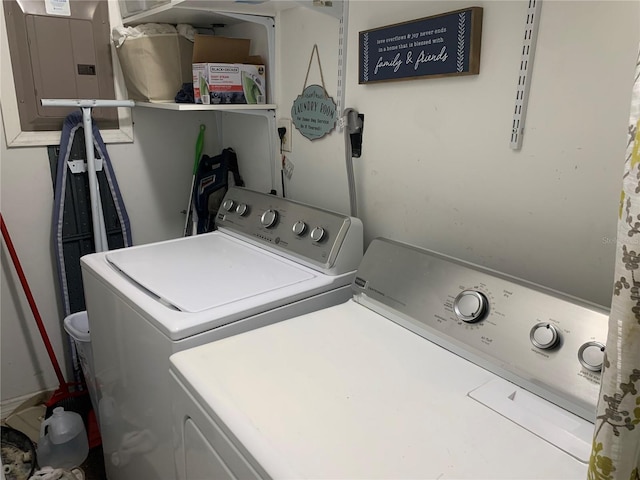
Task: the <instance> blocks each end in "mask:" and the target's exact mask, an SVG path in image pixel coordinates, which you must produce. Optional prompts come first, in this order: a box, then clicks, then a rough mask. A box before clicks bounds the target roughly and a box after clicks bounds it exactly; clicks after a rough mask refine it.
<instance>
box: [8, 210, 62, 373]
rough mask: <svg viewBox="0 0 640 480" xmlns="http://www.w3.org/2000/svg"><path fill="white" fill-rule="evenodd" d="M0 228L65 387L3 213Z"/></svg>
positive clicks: (51, 357) (43, 339)
mask: <svg viewBox="0 0 640 480" xmlns="http://www.w3.org/2000/svg"><path fill="white" fill-rule="evenodd" d="M0 227H2V237H3V238H4V242H5V243H6V244H7V249H8V250H9V255H11V260H13V265H14V267H16V272H17V273H18V278H20V283H21V284H22V288H23V289H24V293H25V295H26V296H27V300H28V301H29V306H30V307H31V311H32V312H33V316H34V318H35V319H36V324H37V325H38V330H40V336H41V337H42V341H43V342H44V346H45V347H46V348H47V353H48V354H49V359H50V360H51V364H52V365H53V369H54V370H55V371H56V377H58V382H59V383H60V385H64V384H65V381H64V377H63V376H62V370H60V365H59V364H58V360H56V354H55V352H54V351H53V347H52V346H51V342H50V341H49V337H48V335H47V331H46V330H45V328H44V324H43V323H42V318H41V317H40V313H39V312H38V307H37V306H36V302H35V300H34V299H33V295H32V294H31V289H30V288H29V284H28V283H27V277H25V275H24V271H23V270H22V266H21V265H20V260H19V259H18V254H17V253H16V249H15V248H14V247H13V242H12V241H11V237H10V236H9V231H8V230H7V226H6V225H5V224H4V217H3V216H2V213H0Z"/></svg>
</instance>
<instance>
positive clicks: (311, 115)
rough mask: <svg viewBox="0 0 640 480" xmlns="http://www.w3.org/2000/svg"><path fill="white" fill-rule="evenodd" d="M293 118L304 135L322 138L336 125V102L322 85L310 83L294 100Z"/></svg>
mask: <svg viewBox="0 0 640 480" xmlns="http://www.w3.org/2000/svg"><path fill="white" fill-rule="evenodd" d="M291 119H292V121H293V125H294V126H295V127H296V128H297V129H298V131H299V132H300V133H301V134H302V135H303V136H304V137H306V138H308V139H309V140H316V139H318V138H322V137H324V136H325V135H326V134H327V133H329V132H330V131H331V130H333V128H334V127H335V126H336V121H337V116H336V102H334V101H333V98H331V97H330V96H329V95H327V92H326V90H325V89H324V88H323V87H321V86H320V85H309V86H308V87H306V88H305V89H304V90H303V92H302V94H301V95H298V98H296V99H295V100H294V101H293V106H292V107H291Z"/></svg>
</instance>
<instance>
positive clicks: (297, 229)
mask: <svg viewBox="0 0 640 480" xmlns="http://www.w3.org/2000/svg"><path fill="white" fill-rule="evenodd" d="M306 231H307V224H306V223H304V222H303V221H302V220H298V221H297V222H296V223H294V224H293V233H295V234H296V235H297V236H299V237H300V236H302V235H303V234H304V232H306Z"/></svg>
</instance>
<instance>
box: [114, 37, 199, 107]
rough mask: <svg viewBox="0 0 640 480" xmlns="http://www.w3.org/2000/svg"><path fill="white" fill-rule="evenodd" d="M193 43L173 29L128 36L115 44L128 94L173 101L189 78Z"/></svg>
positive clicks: (138, 98) (143, 99)
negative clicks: (169, 31) (117, 44)
mask: <svg viewBox="0 0 640 480" xmlns="http://www.w3.org/2000/svg"><path fill="white" fill-rule="evenodd" d="M193 47H194V44H193V43H192V42H190V41H189V40H187V39H186V38H184V37H183V36H181V35H178V34H177V33H171V34H159V35H144V36H141V37H129V38H127V39H126V40H125V41H124V43H123V44H122V45H121V46H120V47H117V48H116V51H117V52H118V59H119V60H120V66H121V67H122V74H123V76H124V81H125V85H126V86H127V91H128V92H129V98H130V99H132V100H139V101H144V102H162V101H164V102H166V101H173V100H174V99H175V97H176V94H177V93H178V92H179V91H180V89H181V88H182V84H183V83H188V82H191V78H192V68H191V61H192V58H193Z"/></svg>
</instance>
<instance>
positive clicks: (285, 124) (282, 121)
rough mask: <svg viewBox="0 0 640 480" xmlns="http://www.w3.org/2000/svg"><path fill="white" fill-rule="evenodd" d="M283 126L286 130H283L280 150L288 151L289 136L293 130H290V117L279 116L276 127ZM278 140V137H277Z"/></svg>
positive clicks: (289, 144) (289, 145) (289, 149)
mask: <svg viewBox="0 0 640 480" xmlns="http://www.w3.org/2000/svg"><path fill="white" fill-rule="evenodd" d="M282 127H284V128H285V129H286V131H285V132H284V138H283V139H282V151H283V152H290V151H291V137H292V136H293V135H292V134H293V130H291V119H290V118H281V119H279V120H278V128H282ZM278 140H280V137H278Z"/></svg>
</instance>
